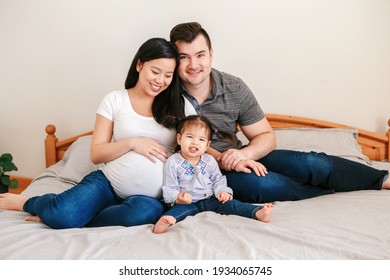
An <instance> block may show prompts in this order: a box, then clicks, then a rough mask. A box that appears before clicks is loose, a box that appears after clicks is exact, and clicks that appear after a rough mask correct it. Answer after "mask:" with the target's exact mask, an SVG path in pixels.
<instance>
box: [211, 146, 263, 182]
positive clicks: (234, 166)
mask: <svg viewBox="0 0 390 280" xmlns="http://www.w3.org/2000/svg"><path fill="white" fill-rule="evenodd" d="M217 161H218V162H219V166H220V167H221V168H222V169H224V170H226V171H232V170H235V171H237V172H244V173H251V172H252V171H251V170H253V171H254V172H255V173H256V175H257V176H265V175H266V174H267V168H265V166H264V165H262V164H261V163H259V162H257V161H255V160H252V159H247V158H246V157H245V154H244V153H243V152H242V151H241V150H236V149H229V150H227V151H225V152H224V153H222V154H220V155H219V156H218V158H217Z"/></svg>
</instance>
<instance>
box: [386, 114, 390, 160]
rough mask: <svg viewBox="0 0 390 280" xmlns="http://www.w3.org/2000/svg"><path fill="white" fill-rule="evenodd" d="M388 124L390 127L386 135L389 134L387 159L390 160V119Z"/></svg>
mask: <svg viewBox="0 0 390 280" xmlns="http://www.w3.org/2000/svg"><path fill="white" fill-rule="evenodd" d="M387 125H388V127H389V128H388V129H387V133H386V136H387V161H389V162H390V119H388V120H387Z"/></svg>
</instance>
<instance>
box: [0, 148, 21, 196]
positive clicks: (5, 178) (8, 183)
mask: <svg viewBox="0 0 390 280" xmlns="http://www.w3.org/2000/svg"><path fill="white" fill-rule="evenodd" d="M17 170H18V168H17V167H16V165H15V164H14V163H13V157H12V155H11V154H9V153H5V154H2V155H1V156H0V193H5V192H8V188H10V189H17V188H18V187H19V182H18V181H17V180H16V179H12V180H11V178H10V177H9V175H6V174H5V173H6V172H10V171H17Z"/></svg>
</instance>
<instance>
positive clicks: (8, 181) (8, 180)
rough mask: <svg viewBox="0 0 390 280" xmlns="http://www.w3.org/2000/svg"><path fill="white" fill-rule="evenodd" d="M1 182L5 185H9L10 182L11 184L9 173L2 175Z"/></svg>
mask: <svg viewBox="0 0 390 280" xmlns="http://www.w3.org/2000/svg"><path fill="white" fill-rule="evenodd" d="M0 179H1V183H2V184H3V185H5V186H9V184H11V179H10V178H9V176H8V175H3V176H1V178H0Z"/></svg>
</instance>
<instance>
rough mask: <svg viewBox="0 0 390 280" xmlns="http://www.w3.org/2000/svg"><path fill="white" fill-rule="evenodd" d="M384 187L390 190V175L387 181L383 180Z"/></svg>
mask: <svg viewBox="0 0 390 280" xmlns="http://www.w3.org/2000/svg"><path fill="white" fill-rule="evenodd" d="M382 189H386V190H390V175H389V176H387V179H386V181H384V182H383V184H382Z"/></svg>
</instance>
